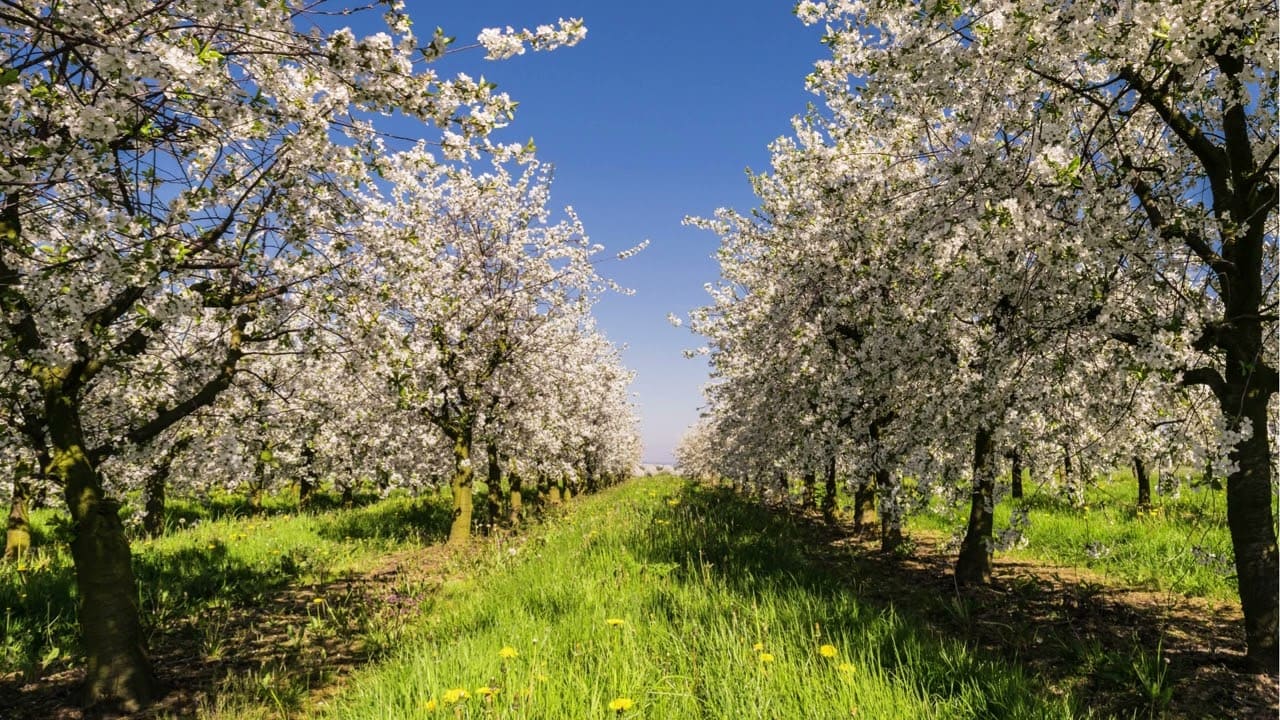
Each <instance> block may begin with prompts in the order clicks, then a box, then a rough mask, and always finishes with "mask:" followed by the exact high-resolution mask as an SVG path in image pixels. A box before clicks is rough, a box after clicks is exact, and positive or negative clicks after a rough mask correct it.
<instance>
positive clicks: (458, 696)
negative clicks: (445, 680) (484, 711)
mask: <svg viewBox="0 0 1280 720" xmlns="http://www.w3.org/2000/svg"><path fill="white" fill-rule="evenodd" d="M440 697H441V699H443V700H444V704H445V705H453V704H454V703H457V702H461V701H462V700H466V699H467V698H469V697H471V693H469V692H467V689H466V688H449V689H448V690H445V691H444V695H442V696H440Z"/></svg>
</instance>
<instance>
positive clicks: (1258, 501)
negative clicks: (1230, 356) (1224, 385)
mask: <svg viewBox="0 0 1280 720" xmlns="http://www.w3.org/2000/svg"><path fill="white" fill-rule="evenodd" d="M1268 390H1269V389H1268ZM1227 395H1228V397H1229V398H1230V401H1229V402H1228V403H1223V405H1224V407H1223V410H1224V412H1225V413H1227V414H1228V417H1230V416H1231V415H1230V411H1231V410H1232V409H1238V410H1240V411H1243V412H1242V413H1241V414H1242V415H1243V416H1244V417H1246V418H1248V419H1249V421H1250V422H1251V423H1252V425H1253V434H1252V435H1251V436H1250V437H1249V439H1248V440H1244V441H1242V442H1240V443H1238V444H1237V445H1236V447H1235V449H1233V450H1232V451H1231V460H1232V461H1233V462H1234V463H1235V465H1236V470H1235V472H1232V473H1231V474H1230V475H1229V476H1228V477H1227V527H1228V528H1229V529H1230V530H1231V546H1232V548H1233V549H1234V550H1235V556H1236V577H1237V582H1238V583H1239V587H1240V606H1241V610H1243V612H1244V629H1245V641H1246V643H1247V645H1248V651H1247V652H1248V655H1247V657H1248V662H1249V665H1250V667H1251V668H1252V669H1254V670H1256V671H1258V672H1266V673H1269V674H1271V675H1273V676H1274V675H1275V674H1276V672H1277V664H1278V663H1277V651H1278V648H1277V643H1276V636H1277V632H1280V628H1278V624H1277V614H1278V607H1280V562H1278V561H1277V553H1276V531H1275V517H1274V516H1273V515H1272V513H1271V501H1272V495H1271V440H1270V438H1269V437H1267V396H1268V395H1269V392H1264V391H1262V390H1260V389H1259V388H1257V387H1250V386H1249V385H1248V384H1247V382H1238V383H1233V384H1229V385H1228V391H1227ZM1232 395H1234V397H1231V396H1232ZM1238 422H1239V421H1237V423H1238ZM1237 427H1238V424H1237Z"/></svg>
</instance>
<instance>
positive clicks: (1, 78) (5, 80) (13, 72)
mask: <svg viewBox="0 0 1280 720" xmlns="http://www.w3.org/2000/svg"><path fill="white" fill-rule="evenodd" d="M20 77H22V73H20V72H18V70H17V69H16V68H9V69H8V70H5V71H4V72H0V87H3V86H5V85H12V84H14V83H16V82H18V78H20Z"/></svg>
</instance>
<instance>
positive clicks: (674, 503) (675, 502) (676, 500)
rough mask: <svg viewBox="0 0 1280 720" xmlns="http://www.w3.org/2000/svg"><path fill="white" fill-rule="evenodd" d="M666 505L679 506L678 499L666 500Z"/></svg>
mask: <svg viewBox="0 0 1280 720" xmlns="http://www.w3.org/2000/svg"><path fill="white" fill-rule="evenodd" d="M667 504H668V505H670V506H671V507H675V506H677V505H679V504H680V498H667Z"/></svg>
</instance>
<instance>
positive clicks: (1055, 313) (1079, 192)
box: [680, 0, 1280, 673]
mask: <svg viewBox="0 0 1280 720" xmlns="http://www.w3.org/2000/svg"><path fill="white" fill-rule="evenodd" d="M1275 10H1276V8H1275V4H1274V3H1273V2H1268V1H1261V2H1239V1H1235V0H1233V1H1231V2H1218V1H1215V0H1207V1H1204V2H1177V3H1172V2H1170V3H1166V2H1144V3H1129V2H1120V3H1057V2H1049V3H1045V2H1042V1H1040V0H1036V1H1035V2H1029V1H1023V0H981V1H978V2H962V3H956V2H926V3H908V4H903V3H896V2H880V1H879V0H867V1H865V2H861V1H849V2H844V1H842V2H834V1H833V2H802V3H800V4H799V5H798V7H797V14H798V15H799V16H800V18H801V19H802V20H804V21H805V22H807V23H826V25H827V34H826V37H825V39H824V42H825V44H826V45H827V46H828V47H829V48H830V50H831V56H830V58H829V59H824V60H822V61H820V62H818V63H817V65H816V67H815V70H814V72H813V73H812V74H811V75H810V77H809V78H808V83H809V87H810V88H811V89H812V90H813V91H814V92H815V93H816V94H818V95H819V96H820V97H821V99H822V104H821V105H820V106H819V107H815V108H812V109H811V110H810V111H809V112H808V113H807V114H805V115H804V116H802V117H798V118H796V120H795V121H794V134H793V135H792V136H791V137H786V138H782V139H779V140H778V141H776V142H775V143H774V145H773V146H772V148H771V149H772V172H770V173H768V174H764V175H757V176H755V178H754V186H755V191H756V194H757V195H758V197H759V200H760V207H759V208H758V210H756V211H755V212H754V213H753V214H752V215H750V216H745V215H741V214H739V213H736V212H732V211H727V210H722V211H720V212H719V213H718V214H717V215H716V217H715V218H713V219H706V220H695V221H694V222H695V223H697V224H699V225H701V226H703V227H706V228H709V229H711V230H712V231H714V232H716V233H718V234H719V236H720V237H721V242H722V245H721V249H720V253H719V258H720V262H721V267H722V280H721V281H720V282H719V283H718V284H717V285H715V286H713V287H712V288H711V290H712V296H713V300H712V303H711V304H710V305H708V306H706V307H703V308H699V309H697V310H695V311H693V312H692V313H691V315H690V323H691V327H692V329H693V330H694V331H696V332H697V333H699V334H701V335H704V336H706V337H707V339H708V341H709V342H708V346H707V348H706V351H707V352H708V353H709V354H710V358H711V363H712V367H713V373H714V376H715V381H714V382H713V383H712V384H711V385H710V386H709V388H708V389H707V404H708V409H707V413H706V417H705V418H704V420H703V421H702V422H701V423H700V424H699V425H698V426H696V427H695V428H694V429H693V430H692V431H691V432H690V434H689V435H688V436H687V437H686V439H685V441H684V442H683V444H682V447H681V449H680V460H681V464H682V465H683V466H684V467H685V468H686V469H688V470H690V471H695V472H701V473H706V474H712V475H716V476H722V477H723V476H728V477H732V478H735V479H737V480H739V481H741V482H747V483H751V484H756V485H763V484H771V483H773V482H774V481H775V478H777V477H778V476H784V477H785V476H786V475H787V474H791V475H794V476H799V477H804V478H805V479H806V480H807V481H808V482H807V484H809V485H812V484H813V482H814V478H815V477H824V478H827V482H828V486H829V487H831V486H833V485H834V484H835V482H836V478H837V476H843V477H848V478H852V479H853V480H852V484H853V485H854V486H855V489H856V490H857V491H858V495H859V498H860V500H862V499H865V497H866V496H867V493H868V491H869V490H870V489H871V488H874V490H875V492H876V493H877V494H878V495H879V498H878V503H879V508H880V511H881V513H880V514H881V518H882V520H883V521H884V523H885V525H884V532H883V536H884V537H885V539H886V543H887V544H892V543H893V542H894V540H895V539H896V538H897V537H898V534H897V533H898V532H899V531H898V529H897V523H898V522H899V521H900V518H901V514H902V512H903V507H902V504H901V502H900V500H901V496H900V491H901V489H902V482H901V479H902V478H903V477H910V478H912V479H913V483H914V486H915V487H916V488H918V489H920V490H922V491H923V492H925V493H928V492H930V491H933V490H937V491H939V492H943V493H947V494H952V495H958V494H960V493H955V492H954V490H955V489H956V488H963V489H964V490H963V494H966V495H968V497H969V501H970V503H969V504H970V515H969V522H968V528H967V533H966V536H965V538H964V542H963V544H962V547H961V550H960V555H959V558H958V560H957V563H956V569H955V572H956V578H957V580H958V581H960V582H965V583H985V582H987V581H989V579H990V563H991V551H992V548H993V542H994V541H993V524H992V505H993V502H994V498H995V493H996V492H997V488H996V478H997V466H998V461H999V460H1000V458H1001V457H1008V458H1010V459H1011V460H1012V461H1013V463H1012V464H1013V465H1014V466H1015V467H1017V468H1019V472H1018V473H1016V476H1018V477H1020V475H1021V472H1020V469H1021V468H1022V467H1025V466H1028V465H1036V466H1038V467H1040V468H1041V469H1048V468H1050V467H1061V465H1062V463H1064V462H1065V463H1066V464H1067V466H1068V469H1069V468H1070V466H1071V465H1075V466H1076V470H1075V472H1079V471H1080V468H1082V467H1108V466H1110V467H1114V466H1116V465H1118V464H1124V465H1128V464H1130V462H1131V461H1132V459H1133V458H1137V459H1138V464H1139V465H1143V464H1145V463H1150V464H1151V466H1156V465H1159V466H1164V467H1179V466H1182V467H1185V466H1191V467H1195V468H1208V469H1209V471H1210V472H1215V473H1219V474H1223V475H1226V476H1227V485H1226V496H1227V503H1226V504H1227V521H1228V524H1229V526H1230V532H1231V537H1232V541H1233V546H1234V550H1235V563H1236V570H1237V577H1238V579H1239V588H1240V596H1241V601H1242V605H1243V610H1244V616H1245V635H1246V638H1247V641H1248V657H1249V660H1250V662H1251V663H1252V664H1253V665H1254V666H1256V667H1257V668H1259V669H1261V670H1266V671H1270V672H1272V673H1274V672H1275V671H1276V665H1277V646H1276V638H1277V604H1278V598H1277V576H1278V575H1280V567H1278V566H1277V554H1276V529H1275V518H1274V517H1273V515H1272V502H1273V499H1274V492H1275V487H1276V485H1275V474H1274V468H1273V455H1272V450H1271V441H1272V434H1273V432H1274V424H1273V423H1271V424H1269V420H1273V419H1274V417H1275V416H1274V408H1273V407H1270V403H1271V398H1272V395H1273V393H1274V391H1275V389H1276V385H1277V375H1276V371H1275V368H1274V365H1273V364H1272V361H1273V359H1274V358H1275V357H1276V350H1277V348H1276V319H1277V316H1276V307H1277V306H1276V302H1277V287H1276V283H1277V279H1278V273H1277V260H1278V257H1277V246H1276V237H1277V236H1276V205H1277V192H1278V190H1280V188H1278V186H1277V164H1276V158H1277V145H1276V131H1275V120H1276V109H1277V108H1276V80H1277V70H1276V68H1277V62H1276V61H1277V57H1276V48H1275V44H1274V43H1273V42H1271V40H1272V39H1273V38H1272V36H1271V35H1270V34H1269V27H1270V26H1269V25H1268V23H1269V22H1270V19H1271V18H1272V17H1273V16H1274V13H1275ZM1269 410H1270V412H1271V414H1269ZM828 496H831V493H829V494H828Z"/></svg>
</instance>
